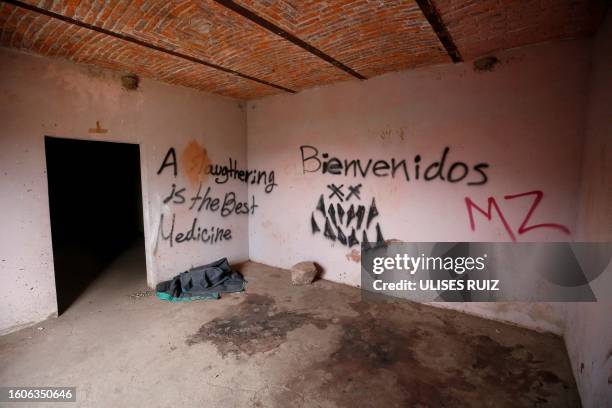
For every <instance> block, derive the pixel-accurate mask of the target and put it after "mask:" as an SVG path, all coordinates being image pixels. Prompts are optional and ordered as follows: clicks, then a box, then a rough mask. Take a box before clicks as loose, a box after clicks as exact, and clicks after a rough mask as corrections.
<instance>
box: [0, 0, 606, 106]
mask: <svg viewBox="0 0 612 408" xmlns="http://www.w3.org/2000/svg"><path fill="white" fill-rule="evenodd" d="M0 1H1V2H0V45H1V46H4V47H11V48H17V49H21V50H25V51H30V52H34V53H37V54H41V55H45V56H50V57H61V58H65V59H68V60H70V61H73V62H76V63H85V64H93V65H97V66H101V67H105V68H110V69H114V70H119V71H123V72H130V73H136V74H138V75H141V76H143V77H147V78H153V79H157V80H160V81H164V82H168V83H172V84H178V85H184V86H189V87H193V88H197V89H201V90H204V91H208V92H213V93H217V94H220V95H226V96H231V97H235V98H240V99H252V98H258V97H262V96H266V95H270V94H275V93H282V92H289V91H296V92H297V91H300V90H302V89H306V88H309V87H313V86H317V85H323V84H327V83H332V82H337V81H345V80H350V79H354V78H355V77H365V78H370V77H373V76H376V75H381V74H384V73H386V72H392V71H399V70H405V69H409V68H414V67H417V66H425V65H432V64H439V63H449V62H451V60H452V59H451V56H450V54H449V52H450V53H452V51H453V50H452V47H453V46H454V47H456V51H457V54H456V55H460V57H462V58H463V59H465V60H469V59H473V58H475V57H478V56H482V55H486V54H487V53H491V52H494V51H498V50H500V49H506V48H511V47H516V46H520V45H526V44H532V43H536V42H542V41H548V40H554V39H561V38H575V37H581V36H586V35H589V34H592V33H593V32H594V31H595V30H596V28H597V25H598V23H599V22H600V21H601V19H602V16H603V13H604V11H605V10H604V2H603V1H588V0H576V1H569V0H568V1H559V0H557V1H555V0H537V1H535V0H527V1H521V0H418V2H415V1H407V0H377V1H371V0H328V1H314V0H234V1H233V2H232V1H229V0H197V1H196V0H174V1H172V0H164V1H162V0H135V1H125V0H124V1H119V0H106V1H102V0H67V1H61V0H60V1H57V0H56V1H50V0H41V1H35V0H21V1H8V2H7V1H4V0H0ZM228 3H230V5H229V6H228ZM28 5H30V6H33V7H28ZM422 7H423V8H422ZM241 10H242V11H241ZM423 10H424V11H423ZM428 10H432V11H433V14H431V13H430V12H428ZM424 12H425V13H428V15H427V16H426V15H425V14H424ZM245 13H246V14H245ZM432 16H433V19H432ZM436 20H437V23H436ZM262 21H263V22H264V23H262ZM266 24H268V26H266ZM270 25H271V26H272V28H270ZM96 30H98V31H96ZM270 30H274V32H272V31H270ZM99 31H102V32H99ZM447 34H448V35H447ZM445 36H446V37H448V38H446V37H445ZM445 38H446V39H445ZM441 40H442V41H441ZM449 41H450V42H449ZM449 44H450V47H449ZM455 59H456V58H455Z"/></svg>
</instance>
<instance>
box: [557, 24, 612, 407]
mask: <svg viewBox="0 0 612 408" xmlns="http://www.w3.org/2000/svg"><path fill="white" fill-rule="evenodd" d="M592 55H593V64H592V69H591V73H590V84H589V87H590V92H589V101H588V114H587V118H586V119H587V120H586V126H585V129H586V137H585V146H584V156H583V168H582V184H581V189H580V191H581V194H580V205H579V212H578V223H577V234H578V239H580V240H585V241H606V242H612V15H610V13H608V16H607V19H606V21H605V22H604V24H603V25H602V27H601V28H600V29H599V32H598V33H597V35H596V37H595V39H594V42H593V50H592ZM606 272H607V273H604V274H602V275H601V276H600V277H599V278H598V279H596V280H595V281H594V282H592V283H591V286H592V287H593V288H594V292H595V294H596V295H599V296H600V299H602V300H601V301H600V302H598V303H588V304H580V303H575V304H571V303H570V304H567V305H566V307H567V315H566V328H565V334H564V337H565V343H566V346H567V350H568V354H569V357H570V360H571V362H572V367H573V370H574V376H575V378H576V382H577V384H578V388H579V390H580V394H581V396H582V402H583V405H584V406H585V407H606V406H608V407H609V406H612V299H609V298H608V297H607V296H606V294H609V293H610V289H611V288H612V264H609V265H608V269H607V271H606Z"/></svg>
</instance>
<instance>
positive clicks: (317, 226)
mask: <svg viewBox="0 0 612 408" xmlns="http://www.w3.org/2000/svg"><path fill="white" fill-rule="evenodd" d="M361 187H362V185H361V184H357V185H351V186H348V187H347V190H348V192H346V193H345V191H344V184H340V185H336V184H329V185H328V186H327V188H328V189H329V191H330V192H329V194H328V196H327V197H325V195H324V194H321V196H320V197H319V201H318V202H317V206H316V208H315V211H313V212H312V214H311V216H310V225H311V228H312V233H313V234H317V233H321V232H322V233H323V236H324V237H325V238H327V239H329V240H330V241H333V242H335V241H338V242H339V243H341V244H342V245H346V246H347V247H348V248H352V247H353V246H355V245H359V244H360V243H361V242H363V243H370V242H372V241H370V239H369V237H368V230H370V231H371V227H372V226H373V225H374V223H373V221H374V219H375V218H376V217H378V215H379V213H378V209H377V208H376V201H375V199H374V198H372V201H371V203H370V205H369V207H368V208H367V209H366V206H365V205H362V204H360V203H359V201H360V200H361V196H360V195H361ZM352 198H354V200H353V202H351V203H350V204H349V201H350V200H351V199H352ZM366 214H367V215H366ZM317 219H319V220H320V221H319V222H317ZM321 228H322V229H323V230H321ZM371 234H373V233H371ZM375 234H376V243H383V242H384V238H383V235H382V231H381V229H380V224H379V223H378V222H376V226H375ZM360 238H361V241H360V240H359V239H360Z"/></svg>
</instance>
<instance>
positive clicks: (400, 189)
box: [247, 41, 590, 334]
mask: <svg viewBox="0 0 612 408" xmlns="http://www.w3.org/2000/svg"><path fill="white" fill-rule="evenodd" d="M498 57H499V58H500V60H501V63H500V64H499V65H498V66H497V67H496V69H495V70H494V71H493V72H486V73H477V72H474V71H473V69H472V66H471V64H469V63H466V64H458V65H444V66H438V67H433V68H427V69H418V70H412V71H407V72H402V73H395V74H390V75H385V76H382V77H378V78H374V79H371V80H368V81H366V82H361V83H359V82H348V83H342V84H337V85H332V86H327V87H322V88H318V89H314V90H310V91H305V92H302V93H300V94H297V95H281V96H273V97H268V98H264V99H262V100H259V101H255V102H250V103H249V105H248V110H247V115H248V129H249V131H248V140H249V149H248V154H249V163H250V164H251V165H252V166H262V165H264V164H267V163H274V165H275V166H276V168H277V169H278V173H279V176H278V184H279V187H278V189H277V191H276V192H275V193H274V194H270V195H265V194H259V195H258V193H256V196H258V198H260V201H261V204H262V208H261V211H259V212H258V213H256V214H255V215H254V216H253V217H251V218H250V219H249V224H250V227H249V235H250V257H251V259H252V260H254V261H258V262H263V263H267V264H272V265H277V266H280V267H290V266H291V265H292V264H294V263H296V262H298V261H302V260H312V261H315V262H317V263H319V264H320V265H321V266H322V267H323V269H324V275H323V276H324V278H325V279H330V280H332V281H336V282H342V283H346V284H349V285H354V286H357V285H358V284H359V280H360V266H359V263H358V262H355V261H353V260H351V259H350V258H351V257H350V251H349V250H348V249H347V248H346V247H344V246H343V245H341V244H339V243H338V242H336V243H333V242H331V241H329V240H327V239H325V238H324V237H323V236H322V235H321V234H318V235H313V233H312V232H311V224H310V217H311V213H312V212H313V211H314V210H315V206H316V204H317V200H318V198H319V196H320V194H322V193H326V195H327V194H329V192H330V191H329V190H327V188H326V185H327V184H329V183H335V184H344V185H345V186H346V185H347V184H354V183H362V184H363V188H362V193H363V195H364V196H365V197H375V198H376V204H377V206H378V210H379V212H380V216H379V219H380V223H381V227H382V230H383V234H384V237H385V239H398V240H402V241H417V242H421V241H480V240H482V241H509V240H510V237H509V234H508V233H507V231H506V230H505V229H504V228H503V226H502V224H501V223H500V222H499V220H498V219H494V220H493V222H487V221H486V219H485V218H484V217H481V216H478V215H476V230H475V231H472V230H471V229H470V224H469V218H468V213H467V210H466V205H465V203H464V198H465V197H466V196H469V197H471V198H473V200H474V201H475V202H476V203H478V204H479V205H480V206H483V207H484V208H486V202H487V198H488V197H495V198H496V200H497V201H498V203H499V205H500V207H501V208H502V211H503V212H504V214H505V216H506V218H507V220H508V223H509V224H510V226H511V227H512V228H513V230H514V232H515V235H516V236H517V239H518V240H519V241H540V240H553V241H559V240H561V241H562V240H567V239H570V240H571V239H572V238H573V235H574V231H575V227H576V225H575V215H576V208H577V198H576V197H577V192H578V185H579V178H580V165H581V157H580V155H581V151H582V137H583V123H584V116H585V105H586V102H587V92H588V70H589V58H590V55H589V43H588V42H586V41H573V42H562V43H556V44H547V45H542V46H534V47H528V48H521V49H515V50H511V51H508V52H505V53H503V54H499V55H498ZM300 145H314V146H316V147H317V148H318V149H319V150H320V151H321V152H328V153H329V154H330V156H337V157H339V158H340V159H344V158H349V159H352V158H361V159H362V160H367V159H369V158H373V159H379V158H380V159H389V158H391V157H396V158H406V159H407V160H412V159H413V157H414V156H415V155H416V154H420V155H421V156H422V161H423V162H427V161H429V160H435V159H437V158H438V157H440V154H441V152H442V150H443V148H444V147H445V146H450V147H451V153H450V156H449V158H450V159H451V160H462V161H464V162H466V163H468V165H469V166H472V165H475V164H476V163H480V162H487V163H489V165H490V168H489V169H488V177H489V181H488V182H487V183H486V184H485V185H480V186H468V185H466V184H465V183H463V182H460V183H456V184H452V183H448V182H441V181H431V182H424V181H422V180H419V181H415V180H411V181H410V182H406V181H405V180H402V179H400V178H397V177H396V178H395V179H393V178H390V177H386V178H382V177H381V178H376V177H372V176H369V177H367V178H365V179H363V178H353V177H351V176H349V177H345V176H334V175H329V174H326V175H322V174H321V173H307V174H303V168H302V158H301V152H300V149H299V147H300ZM474 178H476V177H474ZM532 190H542V191H543V192H544V199H543V201H542V203H541V204H540V206H539V207H538V209H537V212H536V213H534V216H533V218H532V221H533V222H534V223H536V222H537V223H540V222H550V223H560V224H563V225H565V226H567V227H568V228H569V229H570V230H571V231H572V235H571V236H567V235H565V234H563V233H561V232H559V231H558V230H554V229H542V230H534V231H531V232H529V233H526V234H525V235H518V234H516V230H517V229H518V227H519V226H520V224H521V222H522V220H523V219H524V217H525V215H526V212H527V211H528V209H529V206H530V204H531V201H532V199H531V198H528V199H516V200H514V201H507V200H504V199H503V196H504V195H508V194H517V193H523V192H528V191H532ZM368 202H369V201H368ZM369 234H370V235H369V237H370V239H371V240H374V239H375V238H374V236H373V235H371V233H369ZM279 248H282V251H279ZM442 306H444V307H454V308H458V309H462V310H465V311H468V312H471V313H475V314H479V315H483V316H487V317H493V318H496V319H500V320H506V321H510V322H514V323H517V324H521V325H524V326H527V327H531V328H535V329H539V330H546V331H552V332H555V333H559V334H560V333H561V332H562V330H563V314H562V310H561V308H560V307H559V306H558V305H554V304H538V305H535V304H519V303H515V304H482V303H481V304H443V305H442Z"/></svg>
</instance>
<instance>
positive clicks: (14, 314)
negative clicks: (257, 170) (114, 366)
mask: <svg viewBox="0 0 612 408" xmlns="http://www.w3.org/2000/svg"><path fill="white" fill-rule="evenodd" d="M0 98H1V100H2V104H1V105H0V122H1V123H2V126H1V127H0V225H1V226H2V232H1V233H0V252H1V253H0V287H2V291H1V293H0V333H2V332H8V331H11V330H14V329H16V328H19V327H22V326H24V325H28V324H31V323H33V322H37V321H40V320H43V319H45V318H47V317H48V316H51V315H55V314H56V312H57V305H56V298H55V296H56V295H55V282H54V270H53V252H52V247H51V230H50V225H49V204H48V195H47V178H46V174H45V171H46V165H45V151H44V136H45V135H50V136H58V137H66V138H74V139H90V140H102V141H120V142H129V143H138V144H139V145H140V154H141V167H142V169H141V173H142V180H143V183H142V185H143V206H144V227H145V228H144V229H145V239H146V257H147V272H148V277H147V278H148V282H149V283H150V284H154V283H156V282H158V281H160V280H163V279H166V278H169V277H171V276H173V275H175V274H176V273H179V272H181V271H183V270H185V269H186V268H188V267H189V266H191V265H193V264H201V263H203V262H207V261H213V260H215V259H217V258H219V257H222V256H228V257H229V258H230V260H231V261H234V262H240V261H244V260H246V259H248V240H247V230H248V223H247V216H246V215H242V216H236V215H234V216H229V217H225V218H222V217H220V216H219V215H218V214H217V213H214V214H213V213H210V212H202V213H201V214H199V215H198V218H199V221H200V224H201V225H203V226H208V225H217V226H221V227H224V228H231V230H232V239H231V240H230V241H227V242H223V243H220V244H216V245H214V246H209V245H204V244H202V243H198V242H189V243H182V244H180V245H178V246H177V245H175V246H174V247H173V248H172V249H171V248H170V247H169V245H168V242H167V241H163V242H160V243H159V246H157V249H156V247H155V241H156V238H157V228H158V224H159V217H160V213H161V212H162V211H163V212H164V213H166V214H169V213H171V212H173V211H175V212H176V213H177V221H176V224H177V229H178V228H180V229H184V230H186V229H188V228H189V227H190V225H191V220H192V219H193V217H194V214H192V213H191V212H189V211H188V210H187V209H185V208H184V206H180V205H174V206H163V205H162V204H161V201H162V200H163V197H164V196H166V195H167V194H169V193H170V189H171V184H172V183H176V184H177V185H184V186H186V187H188V193H194V192H195V191H194V187H193V186H192V185H191V184H190V182H189V181H188V180H187V178H186V177H185V172H184V169H183V168H182V164H181V162H180V160H181V155H182V152H183V150H184V149H185V147H186V146H187V145H188V143H189V142H191V141H193V140H195V141H197V142H199V143H200V144H201V145H202V146H204V147H205V148H206V149H207V151H208V155H209V156H210V159H211V160H212V161H213V162H215V163H225V162H227V160H228V157H229V156H231V157H232V158H234V159H237V160H238V163H239V164H241V165H242V166H246V118H245V113H244V112H243V108H242V107H241V105H240V104H239V103H238V102H237V101H235V100H232V99H228V98H222V97H218V96H212V95H207V94H204V93H201V92H198V91H195V90H191V89H187V88H182V87H176V86H170V85H165V84H161V83H158V82H154V81H149V80H143V81H142V82H141V86H140V89H139V90H138V91H135V92H128V91H125V90H123V89H122V88H121V83H120V79H119V75H118V74H116V73H111V72H108V71H102V70H98V69H94V68H88V67H83V66H77V65H74V64H70V63H67V62H62V61H59V60H50V59H43V58H39V57H35V56H31V55H26V54H22V53H17V52H13V51H8V50H0ZM97 121H99V124H100V127H101V128H103V129H107V132H106V133H92V132H90V129H93V128H96V122H97ZM170 147H175V149H176V153H177V156H178V159H179V174H178V177H177V179H175V178H174V177H173V175H172V170H171V169H170V168H168V169H166V171H164V172H163V173H162V174H161V175H159V176H158V175H157V174H156V172H157V170H158V169H159V167H160V165H161V163H162V160H163V158H164V156H165V155H166V152H167V151H168V149H169V148H170ZM109 162H110V164H111V165H112V158H110V160H109ZM75 171H80V169H75ZM207 185H210V186H211V187H212V189H213V191H214V194H215V195H217V196H221V198H223V195H224V194H225V193H226V192H229V191H230V190H231V191H234V192H235V193H236V194H237V197H238V198H240V199H241V200H246V199H247V186H246V184H244V183H240V182H237V181H231V182H228V183H226V184H223V185H217V184H216V183H214V182H212V181H211V180H208V182H207ZM76 187H77V188H78V186H76ZM186 195H187V194H186ZM83 205H87V204H86V203H84V204H83ZM92 216H95V214H92Z"/></svg>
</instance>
